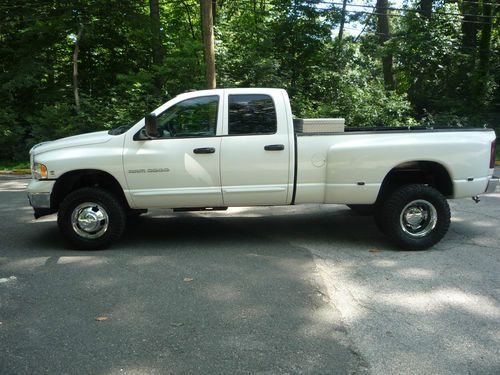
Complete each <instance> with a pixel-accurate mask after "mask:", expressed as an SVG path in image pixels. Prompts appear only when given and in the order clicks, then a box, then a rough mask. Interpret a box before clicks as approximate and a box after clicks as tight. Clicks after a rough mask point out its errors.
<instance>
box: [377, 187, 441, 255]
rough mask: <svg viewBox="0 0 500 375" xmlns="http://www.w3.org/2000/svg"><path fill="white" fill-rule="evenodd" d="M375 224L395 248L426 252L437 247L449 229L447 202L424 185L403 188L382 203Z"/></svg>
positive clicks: (435, 191) (432, 189) (436, 192)
mask: <svg viewBox="0 0 500 375" xmlns="http://www.w3.org/2000/svg"><path fill="white" fill-rule="evenodd" d="M377 216H378V217H377V224H378V225H379V227H381V230H382V232H383V233H384V234H386V235H387V236H388V237H389V238H390V239H391V240H392V241H393V242H394V243H395V244H396V245H398V246H400V247H402V248H404V249H407V250H425V249H428V248H429V247H431V246H433V245H435V244H436V243H438V242H439V241H440V240H441V239H442V238H443V237H444V235H445V234H446V232H447V231H448V228H449V226H450V207H449V206H448V202H447V201H446V198H445V197H444V196H443V195H442V194H441V193H440V192H439V191H437V190H436V189H434V188H433V187H430V186H427V185H417V184H414V185H405V186H402V187H400V188H399V189H397V190H395V191H394V192H393V193H392V194H391V195H390V196H389V197H388V198H387V199H386V200H385V202H383V203H382V205H381V207H380V211H379V212H378V213H377Z"/></svg>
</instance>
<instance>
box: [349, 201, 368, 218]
mask: <svg viewBox="0 0 500 375" xmlns="http://www.w3.org/2000/svg"><path fill="white" fill-rule="evenodd" d="M347 207H349V208H350V209H351V210H353V211H354V212H355V213H357V214H358V215H365V216H369V215H373V213H374V212H375V205H373V204H348V205H347Z"/></svg>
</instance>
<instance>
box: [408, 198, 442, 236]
mask: <svg viewBox="0 0 500 375" xmlns="http://www.w3.org/2000/svg"><path fill="white" fill-rule="evenodd" d="M399 223H400V226H401V229H402V230H403V232H405V233H407V234H409V235H410V236H412V237H425V236H427V235H428V234H429V233H430V232H432V230H433V229H434V228H435V227H436V224H437V211H436V208H435V207H434V205H433V204H432V203H430V202H429V201H426V200H423V199H417V200H414V201H412V202H410V203H408V204H407V205H406V206H405V207H404V208H403V209H402V210H401V215H400V217H399Z"/></svg>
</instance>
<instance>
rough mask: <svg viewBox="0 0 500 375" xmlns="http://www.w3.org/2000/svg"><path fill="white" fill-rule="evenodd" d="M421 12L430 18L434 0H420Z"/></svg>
mask: <svg viewBox="0 0 500 375" xmlns="http://www.w3.org/2000/svg"><path fill="white" fill-rule="evenodd" d="M418 8H419V12H420V13H421V14H422V15H423V16H424V17H425V18H427V19H428V20H430V19H431V16H432V0H420V3H419V5H418Z"/></svg>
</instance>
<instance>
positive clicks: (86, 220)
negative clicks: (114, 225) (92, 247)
mask: <svg viewBox="0 0 500 375" xmlns="http://www.w3.org/2000/svg"><path fill="white" fill-rule="evenodd" d="M71 225H72V227H73V230H74V231H75V232H76V234H78V235H79V236H81V237H83V238H89V239H93V238H99V237H101V236H102V235H103V234H104V233H106V231H107V230H108V226H109V216H108V213H107V212H106V210H105V209H104V207H103V206H101V205H99V204H97V203H93V202H85V203H82V204H80V205H78V206H77V207H76V208H75V209H74V210H73V213H72V214H71Z"/></svg>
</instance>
